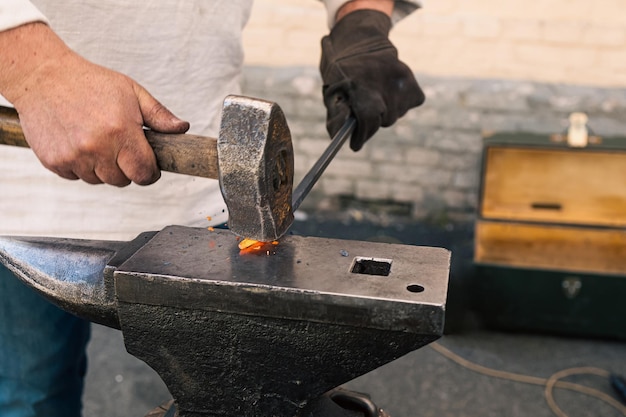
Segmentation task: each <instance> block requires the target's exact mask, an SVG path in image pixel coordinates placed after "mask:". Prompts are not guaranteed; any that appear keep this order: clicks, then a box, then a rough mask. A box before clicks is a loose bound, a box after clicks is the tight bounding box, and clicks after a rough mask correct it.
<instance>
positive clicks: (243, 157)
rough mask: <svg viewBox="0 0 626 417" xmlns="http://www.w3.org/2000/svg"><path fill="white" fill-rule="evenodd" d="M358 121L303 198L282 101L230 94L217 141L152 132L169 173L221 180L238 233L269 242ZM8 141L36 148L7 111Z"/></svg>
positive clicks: (0, 134)
mask: <svg viewBox="0 0 626 417" xmlns="http://www.w3.org/2000/svg"><path fill="white" fill-rule="evenodd" d="M354 124H355V122H354V120H353V119H351V120H349V121H347V122H346V125H345V126H344V128H343V129H342V130H340V132H339V133H338V134H337V135H336V136H335V138H334V139H333V141H332V142H331V144H330V145H329V147H328V148H327V149H326V151H325V152H324V154H323V155H322V157H320V159H319V160H318V162H317V163H316V164H315V165H314V166H313V168H312V169H311V170H310V172H309V173H308V174H307V175H306V176H305V177H304V179H303V180H302V182H301V183H300V185H299V186H298V188H297V189H296V191H295V193H294V192H293V190H292V189H293V174H294V161H293V146H292V142H291V133H290V131H289V127H288V125H287V121H286V119H285V115H284V113H283V111H282V110H281V108H280V107H279V106H278V105H277V104H276V103H273V102H270V101H266V100H261V99H255V98H250V97H243V96H234V95H229V96H227V97H226V98H225V99H224V104H223V107H222V118H221V124H220V131H219V136H218V138H217V139H214V138H209V137H203V136H197V135H190V134H163V133H158V132H154V131H152V130H145V131H144V133H145V135H146V139H147V140H148V142H149V143H150V145H151V146H152V149H153V150H154V154H155V156H156V159H157V164H158V166H159V168H160V169H161V170H163V171H168V172H174V173H178V174H186V175H193V176H198V177H205V178H212V179H219V182H220V189H221V191H222V196H223V197H224V201H225V202H226V206H227V207H228V212H229V219H228V226H229V229H230V230H231V231H232V232H233V233H235V234H236V235H238V236H242V237H246V238H250V239H254V240H258V241H263V242H267V241H272V240H276V239H278V238H280V237H281V236H282V235H283V234H285V233H286V231H287V230H288V229H289V227H290V226H291V224H292V223H293V219H294V217H293V212H294V211H295V210H296V209H297V208H298V206H299V205H300V203H301V202H302V200H303V199H304V197H305V196H306V195H307V194H308V192H309V191H310V189H311V188H312V187H313V185H314V184H315V182H316V181H317V179H318V178H319V177H320V175H321V174H322V172H323V171H324V169H325V168H326V166H327V165H328V164H329V163H330V161H331V160H332V158H333V157H334V155H335V154H336V153H337V151H338V150H339V148H340V147H341V145H342V144H343V143H344V142H345V140H346V139H347V138H348V137H349V136H350V135H351V133H352V130H353V128H354ZM0 144H5V145H13V146H21V147H28V143H27V142H26V139H25V137H24V133H23V131H22V128H21V126H20V122H19V116H18V114H17V112H16V111H15V110H14V109H11V108H7V107H1V106H0ZM292 195H293V198H292Z"/></svg>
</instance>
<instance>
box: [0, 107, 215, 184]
mask: <svg viewBox="0 0 626 417" xmlns="http://www.w3.org/2000/svg"><path fill="white" fill-rule="evenodd" d="M144 133H145V135H146V139H148V142H149V143H150V146H152V149H153V150H154V155H155V156H156V159H157V164H158V165H159V168H160V169H161V170H162V171H168V172H175V173H177V174H185V175H193V176H195V177H204V178H212V179H218V178H219V174H218V163H217V139H214V138H209V137H204V136H197V135H187V134H168V133H157V132H154V131H152V130H145V131H144ZM0 144H2V145H11V146H21V147H24V148H28V147H29V146H28V142H26V139H25V138H24V132H23V131H22V127H21V126H20V120H19V117H18V115H17V112H16V111H15V110H14V109H12V108H9V107H2V106H0Z"/></svg>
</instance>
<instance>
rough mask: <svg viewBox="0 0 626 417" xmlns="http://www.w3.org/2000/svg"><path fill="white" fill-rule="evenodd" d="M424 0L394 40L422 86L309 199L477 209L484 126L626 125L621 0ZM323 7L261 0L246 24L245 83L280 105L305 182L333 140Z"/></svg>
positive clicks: (616, 128)
mask: <svg viewBox="0 0 626 417" xmlns="http://www.w3.org/2000/svg"><path fill="white" fill-rule="evenodd" d="M598 4H599V3H593V2H589V1H588V0H533V1H531V2H528V1H522V0H507V1H501V2H497V1H492V0H474V1H471V2H468V1H465V0H425V7H424V9H423V10H420V11H418V12H416V13H413V14H412V15H410V16H409V17H408V18H406V19H405V20H403V21H402V22H400V23H399V24H398V25H397V26H396V27H395V28H394V29H393V31H392V40H393V42H394V43H395V44H396V46H397V47H398V49H399V51H400V57H401V59H402V60H403V61H405V62H406V63H407V64H408V65H409V66H410V67H411V68H412V69H413V70H414V71H415V72H416V73H417V74H418V79H419V81H420V83H421V84H422V87H423V88H424V90H425V92H426V96H427V101H426V104H425V105H424V106H422V107H421V108H419V109H415V110H412V111H411V112H409V114H407V115H406V116H405V117H404V118H403V119H402V120H400V121H399V122H398V123H397V124H396V125H394V126H393V127H391V128H388V129H382V130H381V131H379V133H378V134H377V135H376V137H375V138H374V139H373V140H372V141H371V142H370V143H368V144H367V145H366V146H365V148H364V149H363V150H362V151H361V152H358V153H353V152H352V151H350V150H349V149H348V147H347V146H346V147H345V149H343V150H342V151H341V152H340V154H339V155H338V156H337V157H336V158H335V161H333V163H332V164H331V166H330V167H329V168H328V170H327V172H326V173H325V174H324V176H323V177H322V178H321V180H320V182H319V183H318V185H317V186H316V187H315V188H314V190H313V192H312V194H311V195H310V196H309V197H308V198H307V200H305V203H304V204H303V208H304V209H307V210H316V211H319V210H324V209H327V210H338V209H341V210H345V206H346V204H354V203H355V202H357V203H358V202H362V203H364V204H367V206H368V209H372V208H373V207H375V208H378V209H380V210H382V211H383V212H384V211H385V210H387V211H390V212H402V213H404V214H406V215H408V216H410V217H412V218H429V219H434V220H438V221H439V220H447V219H452V220H467V219H471V218H472V217H473V216H474V211H475V207H476V203H477V191H478V182H479V180H478V176H479V165H480V157H481V137H482V135H481V133H482V132H483V131H527V132H535V133H546V134H551V133H555V132H560V131H562V130H563V129H564V128H565V127H566V123H567V116H568V115H569V113H571V112H574V111H584V112H586V113H588V114H589V116H590V126H591V127H592V128H593V129H594V132H595V133H597V134H599V135H624V136H626V25H624V18H623V10H624V6H625V5H626V4H625V3H624V0H604V1H603V2H601V7H599V6H597V5H598ZM327 30H328V29H327V27H326V16H325V11H324V8H323V6H322V5H321V3H319V2H317V1H314V0H300V1H294V0H256V2H255V6H254V9H253V14H252V16H251V20H250V24H249V25H248V27H247V29H246V31H245V32H244V45H245V48H246V71H245V77H244V85H245V90H244V92H245V93H246V94H249V95H253V96H257V97H264V98H268V99H270V100H274V101H276V102H278V103H279V104H280V105H281V107H282V108H283V110H284V111H285V113H286V115H287V118H288V121H289V124H290V127H291V130H292V135H293V137H294V144H295V152H296V177H297V178H296V180H299V179H300V178H301V177H302V175H304V173H305V172H306V171H307V170H308V168H309V167H310V166H311V165H312V164H313V162H314V161H315V160H316V159H317V157H318V156H319V155H320V154H321V153H322V151H323V149H324V148H325V147H326V145H327V144H328V138H327V134H326V131H325V127H324V122H325V110H324V108H323V105H322V102H321V82H320V79H319V75H318V73H317V63H318V60H319V54H320V50H319V39H320V37H321V36H322V35H323V34H325V33H326V32H327Z"/></svg>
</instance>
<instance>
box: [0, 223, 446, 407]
mask: <svg viewBox="0 0 626 417" xmlns="http://www.w3.org/2000/svg"><path fill="white" fill-rule="evenodd" d="M0 261H1V262H2V263H3V264H4V265H5V266H7V267H8V268H9V269H11V270H12V271H13V272H14V273H15V274H16V275H17V276H18V277H19V278H21V279H22V280H23V281H25V282H26V283H27V284H28V285H30V286H32V287H33V288H35V289H37V290H38V291H39V292H41V293H42V294H44V295H45V296H46V297H48V298H49V299H50V300H52V301H53V302H55V303H56V304H58V305H59V306H60V307H62V308H64V309H65V310H67V311H70V312H72V313H74V314H76V315H78V316H80V317H83V318H86V319H88V320H91V321H94V322H97V323H101V324H104V325H107V326H109V327H114V328H118V329H121V330H122V332H123V336H124V343H125V345H126V349H127V350H128V352H129V353H131V354H132V355H134V356H136V357H137V358H139V359H141V360H143V361H145V362H146V363H147V364H148V365H150V366H151V367H152V368H153V369H154V370H155V371H156V372H157V373H158V374H159V376H160V377H161V378H162V379H163V381H164V382H165V384H166V385H167V387H168V389H169V390H170V393H171V394H172V396H173V397H174V400H175V408H176V410H177V414H178V415H179V416H180V417H200V416H238V417H244V416H255V417H259V416H285V417H293V416H304V415H305V414H303V413H305V412H306V411H304V410H306V406H307V404H308V403H311V402H313V401H314V400H315V399H316V398H319V397H320V396H322V395H323V394H324V393H326V392H328V391H329V390H332V389H334V388H336V387H338V386H340V385H341V384H344V383H346V382H348V381H350V380H352V379H354V378H356V377H358V376H361V375H363V374H365V373H367V372H369V371H371V370H373V369H375V368H377V367H379V366H381V365H384V364H386V363H388V362H391V361H393V360H395V359H397V358H399V357H401V356H403V355H405V354H407V353H409V352H411V351H414V350H416V349H419V348H420V347H422V346H424V345H426V344H428V343H430V342H432V341H434V340H436V339H437V338H439V337H440V336H441V335H442V334H443V328H444V312H445V302H446V294H447V286H448V274H449V267H450V253H449V252H448V251H447V250H445V249H441V248H432V247H419V246H410V245H400V244H389V243H374V242H361V241H350V240H337V239H323V238H316V237H302V236H293V235H292V236H286V237H284V238H283V239H281V241H280V243H279V244H278V245H273V246H271V247H268V248H267V249H266V250H265V251H260V252H257V253H256V254H251V253H240V250H239V248H238V246H237V241H236V239H235V237H234V236H233V235H232V234H231V233H230V232H228V231H223V230H215V231H209V230H206V229H204V228H202V229H198V228H189V227H183V226H169V227H167V228H165V229H163V230H162V231H160V232H148V233H144V234H142V235H140V236H138V237H137V238H136V239H135V240H133V241H131V242H109V241H86V240H78V239H55V238H26V237H24V238H20V237H4V238H0ZM173 411H174V406H173V407H172V409H171V410H170V412H173ZM164 413H165V411H164ZM152 415H154V414H152ZM306 415H307V416H312V417H322V415H320V414H310V413H309V414H306Z"/></svg>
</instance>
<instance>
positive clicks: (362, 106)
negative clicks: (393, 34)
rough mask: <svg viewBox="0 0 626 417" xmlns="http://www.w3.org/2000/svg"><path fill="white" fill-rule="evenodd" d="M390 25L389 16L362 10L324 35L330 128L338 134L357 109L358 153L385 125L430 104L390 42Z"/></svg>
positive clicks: (354, 144) (322, 64)
mask: <svg viewBox="0 0 626 417" xmlns="http://www.w3.org/2000/svg"><path fill="white" fill-rule="evenodd" d="M390 29H391V19H390V18H389V16H387V15H386V14H384V13H382V12H378V11H374V10H357V11H354V12H352V13H350V14H348V15H346V16H345V17H343V18H342V19H341V20H340V21H339V22H337V24H336V25H335V27H334V28H333V29H332V30H331V32H330V34H329V35H328V36H325V37H324V38H323V39H322V59H321V62H320V72H321V75H322V80H323V81H324V88H323V93H324V104H325V105H326V109H327V118H326V129H327V130H328V133H329V134H330V135H331V137H332V136H334V135H335V133H337V131H338V130H339V129H340V128H341V126H342V125H343V123H344V122H345V120H346V118H348V116H349V115H350V114H351V113H352V114H353V115H354V116H355V118H356V121H357V126H356V129H355V130H354V132H353V134H352V138H351V140H350V148H352V150H353V151H358V150H359V149H361V147H362V146H363V144H364V143H365V142H366V141H367V140H368V139H369V138H371V137H372V136H373V135H374V133H376V131H377V130H378V128H379V127H381V126H383V127H387V126H391V125H392V124H394V123H395V122H396V120H397V119H398V118H399V117H401V116H403V115H404V114H405V113H406V112H407V111H408V110H409V109H411V108H413V107H417V106H419V105H421V104H422V103H423V102H424V93H423V92H422V90H421V88H420V87H419V85H418V84H417V80H415V77H414V76H413V73H412V72H411V70H410V69H409V67H407V66H406V65H405V64H404V63H403V62H401V61H400V60H399V59H398V51H397V50H396V48H395V47H394V46H393V44H392V43H391V42H390V41H389V31H390Z"/></svg>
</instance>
